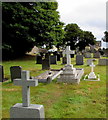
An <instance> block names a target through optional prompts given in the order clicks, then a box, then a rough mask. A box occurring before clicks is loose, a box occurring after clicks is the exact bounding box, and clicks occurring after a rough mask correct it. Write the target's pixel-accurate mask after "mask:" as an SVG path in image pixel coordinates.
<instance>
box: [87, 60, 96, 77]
mask: <svg viewBox="0 0 108 120" xmlns="http://www.w3.org/2000/svg"><path fill="white" fill-rule="evenodd" d="M90 67H91V72H90V73H89V75H88V79H96V75H95V73H94V67H95V65H94V64H93V61H92V63H91V65H90Z"/></svg>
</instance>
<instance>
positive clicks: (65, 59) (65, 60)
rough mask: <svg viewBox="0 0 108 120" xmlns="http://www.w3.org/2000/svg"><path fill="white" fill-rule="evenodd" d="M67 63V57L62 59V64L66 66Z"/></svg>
mask: <svg viewBox="0 0 108 120" xmlns="http://www.w3.org/2000/svg"><path fill="white" fill-rule="evenodd" d="M66 63H67V58H66V56H64V57H62V64H66Z"/></svg>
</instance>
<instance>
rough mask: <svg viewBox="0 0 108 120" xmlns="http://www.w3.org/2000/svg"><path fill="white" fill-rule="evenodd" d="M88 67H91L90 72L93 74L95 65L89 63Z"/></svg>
mask: <svg viewBox="0 0 108 120" xmlns="http://www.w3.org/2000/svg"><path fill="white" fill-rule="evenodd" d="M90 67H91V72H94V67H95V65H94V64H93V62H92V63H91V65H90Z"/></svg>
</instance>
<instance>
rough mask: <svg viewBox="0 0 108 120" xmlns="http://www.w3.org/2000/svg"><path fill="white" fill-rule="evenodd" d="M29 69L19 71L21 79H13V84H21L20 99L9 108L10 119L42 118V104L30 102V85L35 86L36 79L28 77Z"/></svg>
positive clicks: (36, 83)
mask: <svg viewBox="0 0 108 120" xmlns="http://www.w3.org/2000/svg"><path fill="white" fill-rule="evenodd" d="M29 78H30V75H29V71H22V72H21V79H14V85H18V86H22V101H23V103H17V104H15V105H14V106H13V107H11V108H10V119H12V120H13V119H16V118H20V119H24V118H29V119H32V118H33V119H34V120H35V119H36V118H38V119H40V118H44V107H43V105H37V104H30V86H37V85H38V80H35V79H29Z"/></svg>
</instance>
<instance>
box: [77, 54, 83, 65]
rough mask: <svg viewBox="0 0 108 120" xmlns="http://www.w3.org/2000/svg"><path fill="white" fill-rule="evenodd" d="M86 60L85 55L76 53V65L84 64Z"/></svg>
mask: <svg viewBox="0 0 108 120" xmlns="http://www.w3.org/2000/svg"><path fill="white" fill-rule="evenodd" d="M83 64H84V60H83V55H76V65H83Z"/></svg>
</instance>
